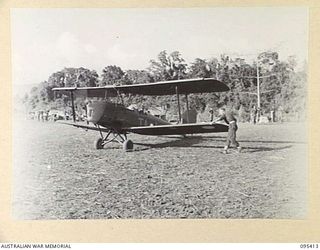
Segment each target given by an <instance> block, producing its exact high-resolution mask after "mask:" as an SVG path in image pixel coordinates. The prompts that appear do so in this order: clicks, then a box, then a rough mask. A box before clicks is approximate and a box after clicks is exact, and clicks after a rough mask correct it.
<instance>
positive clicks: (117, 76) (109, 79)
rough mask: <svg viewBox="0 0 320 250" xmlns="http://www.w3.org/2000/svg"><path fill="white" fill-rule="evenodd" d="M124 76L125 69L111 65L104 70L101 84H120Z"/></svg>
mask: <svg viewBox="0 0 320 250" xmlns="http://www.w3.org/2000/svg"><path fill="white" fill-rule="evenodd" d="M123 76H124V72H123V70H122V69H121V68H120V67H118V66H115V65H109V66H107V67H105V68H104V69H103V70H102V74H101V80H100V82H99V85H100V86H105V85H113V84H115V85H120V84H121V83H122V82H121V80H122V77H123Z"/></svg>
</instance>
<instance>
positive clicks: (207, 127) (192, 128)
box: [124, 123, 228, 135]
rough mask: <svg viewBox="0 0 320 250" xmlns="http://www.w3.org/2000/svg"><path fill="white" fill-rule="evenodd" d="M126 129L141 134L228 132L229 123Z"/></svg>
mask: <svg viewBox="0 0 320 250" xmlns="http://www.w3.org/2000/svg"><path fill="white" fill-rule="evenodd" d="M124 130H126V131H128V132H132V133H137V134H141V135H184V134H200V133H219V132H227V131H228V125H225V124H221V123H196V124H194V123H193V124H170V125H158V126H146V127H129V128H124Z"/></svg>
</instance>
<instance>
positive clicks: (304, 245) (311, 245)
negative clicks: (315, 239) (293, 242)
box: [300, 243, 319, 249]
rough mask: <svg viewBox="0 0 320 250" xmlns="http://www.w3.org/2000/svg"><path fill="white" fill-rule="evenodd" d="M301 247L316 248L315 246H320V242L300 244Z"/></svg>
mask: <svg viewBox="0 0 320 250" xmlns="http://www.w3.org/2000/svg"><path fill="white" fill-rule="evenodd" d="M300 248H302V249H311V248H312V249H314V248H319V244H317V243H316V244H310V243H302V244H300Z"/></svg>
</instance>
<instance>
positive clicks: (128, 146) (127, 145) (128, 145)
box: [122, 140, 133, 151]
mask: <svg viewBox="0 0 320 250" xmlns="http://www.w3.org/2000/svg"><path fill="white" fill-rule="evenodd" d="M122 148H123V150H125V151H132V150H133V142H132V141H131V140H125V141H124V142H123V144H122Z"/></svg>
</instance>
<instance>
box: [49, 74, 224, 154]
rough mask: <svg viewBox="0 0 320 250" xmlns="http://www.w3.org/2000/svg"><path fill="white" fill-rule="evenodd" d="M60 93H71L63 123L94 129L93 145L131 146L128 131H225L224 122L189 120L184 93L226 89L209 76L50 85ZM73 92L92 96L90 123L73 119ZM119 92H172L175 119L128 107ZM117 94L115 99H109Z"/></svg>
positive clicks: (89, 106) (186, 98)
mask: <svg viewBox="0 0 320 250" xmlns="http://www.w3.org/2000/svg"><path fill="white" fill-rule="evenodd" d="M53 90H54V91H59V92H61V93H62V94H69V95H70V97H71V104H72V113H73V120H74V122H73V123H67V124H68V125H72V126H75V127H78V128H83V129H86V130H95V131H98V132H99V134H100V136H99V137H98V138H97V139H96V140H95V141H94V147H95V148H96V149H102V148H103V147H104V146H105V145H106V144H108V143H110V142H113V141H117V142H119V143H120V144H122V146H123V149H124V150H126V151H130V150H132V149H133V146H134V144H133V142H132V141H131V140H130V139H128V137H127V135H128V134H129V133H137V134H141V135H186V134H197V133H217V132H227V131H228V125H226V124H221V123H213V122H204V123H190V122H189V118H188V114H189V103H188V95H189V94H191V93H209V92H223V91H228V90H229V87H228V86H227V85H226V84H224V83H222V82H220V81H218V80H215V79H213V78H202V79H187V80H173V81H163V82H155V83H145V84H133V85H121V86H114V85H107V86H103V87H77V86H75V87H62V88H54V89H53ZM75 95H77V96H82V97H86V98H94V99H95V100H92V101H90V102H89V103H88V104H87V107H86V109H87V122H91V123H92V124H93V126H90V125H88V124H87V125H84V124H78V123H76V115H75V107H74V98H75ZM123 95H147V96H163V95H176V97H177V98H176V100H177V106H178V117H179V121H178V123H177V124H173V123H170V122H168V121H166V120H164V119H161V118H159V117H156V116H153V115H151V114H149V113H147V112H143V111H139V110H135V109H129V108H127V107H125V106H124V105H123V104H122V103H120V102H119V101H118V100H120V99H121V98H122V97H123ZM180 95H185V104H186V110H187V111H186V114H187V119H186V122H184V123H182V116H181V101H180ZM112 98H117V101H116V102H111V101H110V100H111V99H112Z"/></svg>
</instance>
